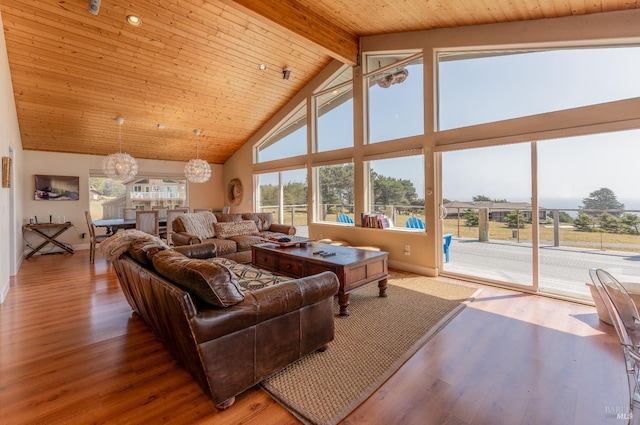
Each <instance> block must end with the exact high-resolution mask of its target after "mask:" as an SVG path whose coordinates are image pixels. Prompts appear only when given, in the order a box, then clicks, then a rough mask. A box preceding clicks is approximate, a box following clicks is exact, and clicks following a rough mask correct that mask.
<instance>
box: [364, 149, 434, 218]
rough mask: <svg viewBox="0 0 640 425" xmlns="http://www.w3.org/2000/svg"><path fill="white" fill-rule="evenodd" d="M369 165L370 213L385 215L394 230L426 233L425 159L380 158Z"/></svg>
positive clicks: (421, 157) (414, 157)
mask: <svg viewBox="0 0 640 425" xmlns="http://www.w3.org/2000/svg"><path fill="white" fill-rule="evenodd" d="M367 164H368V166H369V191H370V193H371V196H370V197H369V199H370V201H371V205H370V206H369V212H371V213H374V214H382V215H385V216H387V218H388V219H389V220H390V224H391V225H392V226H393V227H401V228H406V229H417V230H420V231H425V227H426V226H425V218H426V216H425V210H424V156H423V155H413V156H405V157H400V158H390V159H380V160H375V161H369V162H367Z"/></svg>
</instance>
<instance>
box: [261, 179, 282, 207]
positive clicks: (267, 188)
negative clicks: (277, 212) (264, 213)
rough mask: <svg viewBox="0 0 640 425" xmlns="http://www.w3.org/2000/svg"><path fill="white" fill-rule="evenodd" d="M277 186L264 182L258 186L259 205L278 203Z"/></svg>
mask: <svg viewBox="0 0 640 425" xmlns="http://www.w3.org/2000/svg"><path fill="white" fill-rule="evenodd" d="M278 192H279V190H278V186H277V185H274V184H264V185H262V186H260V205H263V206H265V205H278Z"/></svg>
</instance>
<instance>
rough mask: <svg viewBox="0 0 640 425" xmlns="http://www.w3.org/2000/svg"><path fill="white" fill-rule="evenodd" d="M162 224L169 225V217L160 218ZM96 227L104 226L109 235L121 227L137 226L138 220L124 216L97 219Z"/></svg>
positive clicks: (133, 227)
mask: <svg viewBox="0 0 640 425" xmlns="http://www.w3.org/2000/svg"><path fill="white" fill-rule="evenodd" d="M158 222H159V224H160V226H161V227H162V226H166V225H167V219H166V218H161V219H160V220H158ZM93 224H94V226H96V227H104V228H106V229H107V235H113V234H115V233H116V232H117V231H118V230H120V229H125V230H126V229H135V228H136V220H135V219H127V220H125V219H124V218H106V219H103V220H95V221H94V222H93Z"/></svg>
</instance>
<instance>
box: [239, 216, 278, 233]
mask: <svg viewBox="0 0 640 425" xmlns="http://www.w3.org/2000/svg"><path fill="white" fill-rule="evenodd" d="M242 218H243V219H244V220H251V221H254V222H255V223H256V226H257V227H258V230H259V231H261V232H262V231H265V230H269V227H271V225H272V224H273V214H271V213H244V214H242Z"/></svg>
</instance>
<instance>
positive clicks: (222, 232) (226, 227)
mask: <svg viewBox="0 0 640 425" xmlns="http://www.w3.org/2000/svg"><path fill="white" fill-rule="evenodd" d="M213 227H214V229H215V232H216V235H217V236H218V237H219V238H230V237H232V236H240V235H254V236H256V235H258V228H257V227H256V223H255V222H253V221H251V220H243V221H238V222H228V223H215V224H214V225H213Z"/></svg>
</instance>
